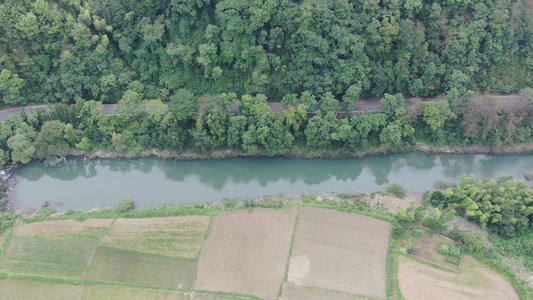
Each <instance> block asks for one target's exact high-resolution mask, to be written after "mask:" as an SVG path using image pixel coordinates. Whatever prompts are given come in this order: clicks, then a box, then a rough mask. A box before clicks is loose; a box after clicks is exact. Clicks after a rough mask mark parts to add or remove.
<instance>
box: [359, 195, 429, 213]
mask: <svg viewBox="0 0 533 300" xmlns="http://www.w3.org/2000/svg"><path fill="white" fill-rule="evenodd" d="M366 198H368V199H367V203H368V204H369V205H370V207H372V208H382V209H385V210H387V211H388V212H390V213H392V214H395V215H397V214H398V212H399V211H400V209H402V208H408V207H410V206H411V204H412V202H413V201H414V202H415V207H419V206H422V193H407V195H406V196H405V197H404V198H398V197H396V196H392V195H382V194H379V193H378V194H374V195H373V196H371V195H369V196H367V197H366Z"/></svg>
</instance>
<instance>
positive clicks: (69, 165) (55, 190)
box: [15, 153, 533, 210]
mask: <svg viewBox="0 0 533 300" xmlns="http://www.w3.org/2000/svg"><path fill="white" fill-rule="evenodd" d="M531 166H533V158H532V157H531V156H527V155H511V156H488V155H428V154H423V153H408V154H395V155H384V156H379V157H368V158H363V159H315V160H305V159H285V158H265V159H243V158H239V159H229V160H218V161H175V160H163V159H158V158H154V157H149V158H140V159H99V160H91V159H85V158H68V159H67V162H65V163H62V164H61V165H59V166H57V167H45V166H44V165H43V164H42V163H32V164H29V165H27V166H25V167H23V168H21V169H19V170H17V171H16V175H17V176H18V178H19V184H18V185H17V187H16V190H15V196H16V199H17V206H18V207H19V208H22V209H27V208H38V207H40V206H41V204H42V203H43V202H44V201H45V200H48V201H49V202H50V203H56V202H62V203H64V205H63V206H62V207H61V208H60V209H61V210H66V209H75V208H80V209H89V208H91V207H92V206H93V205H95V204H99V205H102V206H115V204H116V202H118V201H119V200H120V199H122V197H123V196H124V195H130V196H131V197H132V198H133V199H134V201H135V204H136V206H137V207H138V208H146V207H151V206H154V205H162V204H169V203H173V204H178V203H204V202H214V201H219V200H220V199H222V198H223V197H238V198H243V197H258V196H262V195H267V194H284V195H299V194H304V193H316V192H332V191H337V192H348V191H375V190H383V189H384V188H385V186H387V185H388V184H390V183H393V182H394V183H398V184H400V185H402V186H404V187H405V189H407V190H410V191H425V190H428V189H431V188H432V185H433V182H435V180H437V179H444V180H446V181H458V180H459V178H460V177H461V175H462V174H464V173H474V174H476V176H478V177H484V178H497V177H499V176H501V175H512V176H514V177H515V178H522V175H523V173H524V172H526V171H528V170H529V169H530V167H531Z"/></svg>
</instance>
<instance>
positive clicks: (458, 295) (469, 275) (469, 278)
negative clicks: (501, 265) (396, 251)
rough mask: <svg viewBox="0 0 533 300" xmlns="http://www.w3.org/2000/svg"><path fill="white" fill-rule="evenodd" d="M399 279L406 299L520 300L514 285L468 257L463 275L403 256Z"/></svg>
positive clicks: (465, 260) (465, 259) (466, 257)
mask: <svg viewBox="0 0 533 300" xmlns="http://www.w3.org/2000/svg"><path fill="white" fill-rule="evenodd" d="M398 280H399V284H400V289H401V292H402V295H403V296H404V297H405V298H406V299H426V298H427V297H428V296H429V295H431V299H433V300H447V299H454V300H471V299H480V300H481V299H483V300H501V299H506V300H515V299H516V300H518V299H519V297H518V295H517V294H516V292H515V290H514V289H513V286H512V285H511V284H510V283H508V282H507V281H505V279H504V278H503V277H502V276H501V275H499V274H498V273H496V272H494V271H492V270H489V269H487V268H485V267H483V266H482V265H481V264H480V263H478V262H477V261H475V260H474V259H473V258H472V257H471V256H468V255H465V256H464V261H463V268H462V271H461V273H460V274H457V273H454V272H447V271H443V270H440V269H437V268H434V267H431V266H429V265H426V264H423V263H419V262H417V261H416V260H414V259H412V258H410V257H407V256H404V255H400V256H399V272H398Z"/></svg>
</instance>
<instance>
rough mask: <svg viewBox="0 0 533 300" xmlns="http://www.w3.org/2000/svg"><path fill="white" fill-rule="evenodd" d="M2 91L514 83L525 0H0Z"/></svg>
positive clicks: (526, 74) (532, 31)
mask: <svg viewBox="0 0 533 300" xmlns="http://www.w3.org/2000/svg"><path fill="white" fill-rule="evenodd" d="M0 32H2V34H1V35H0V71H1V73H0V96H1V99H2V104H3V105H8V106H12V105H18V104H22V105H25V104H30V103H55V102H74V101H75V100H76V99H77V98H82V99H85V100H95V101H102V102H104V103H112V102H117V101H118V100H119V99H120V98H121V97H122V96H123V94H124V92H125V91H126V90H135V91H137V92H139V93H141V94H142V95H143V97H145V98H146V99H157V98H160V99H162V100H163V101H167V100H169V98H171V97H172V96H174V95H176V93H177V92H178V90H179V89H186V90H188V91H190V92H191V93H192V94H194V95H195V96H197V97H201V96H206V95H216V94H221V93H231V92H233V93H236V94H237V96H239V97H240V96H242V95H245V94H250V95H257V94H264V95H265V96H267V97H268V99H271V100H273V101H281V100H282V99H283V98H288V99H293V98H294V97H295V96H296V95H298V96H299V95H302V94H304V95H306V96H307V97H316V98H318V99H320V98H323V97H327V96H328V95H330V96H333V97H334V98H336V99H338V100H342V99H343V100H345V101H347V102H348V103H351V102H354V101H356V100H357V99H358V98H359V97H382V96H383V95H384V93H389V94H396V93H402V94H404V95H411V96H434V95H439V94H443V93H445V92H448V91H450V90H454V91H456V92H457V93H459V94H460V95H462V94H464V93H465V92H466V91H467V90H473V91H488V92H496V93H501V92H503V93H508V92H517V91H519V90H520V89H522V88H524V87H525V86H528V85H529V86H532V83H533V75H532V74H533V72H532V71H533V1H531V0H518V1H517V0H482V1H471V0H439V1H430V0H383V1H380V0H327V1H326V0H304V1H298V0H292V1H291V0H250V1H245V0H223V1H216V0H140V1H127V0H36V1H33V0H32V1H30V0H16V1H15V0H0Z"/></svg>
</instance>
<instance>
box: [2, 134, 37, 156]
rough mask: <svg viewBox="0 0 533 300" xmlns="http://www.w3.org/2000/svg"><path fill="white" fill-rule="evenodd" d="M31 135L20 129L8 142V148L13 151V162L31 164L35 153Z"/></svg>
mask: <svg viewBox="0 0 533 300" xmlns="http://www.w3.org/2000/svg"><path fill="white" fill-rule="evenodd" d="M32 135H34V134H31V133H25V132H23V131H22V130H20V129H18V130H17V131H16V133H15V135H13V136H12V137H10V138H9V139H8V140H7V146H8V147H9V149H11V160H13V162H15V163H16V162H21V163H23V164H27V163H29V162H30V161H31V160H32V158H33V155H34V153H35V146H34V145H33V142H32V140H33V137H32Z"/></svg>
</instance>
